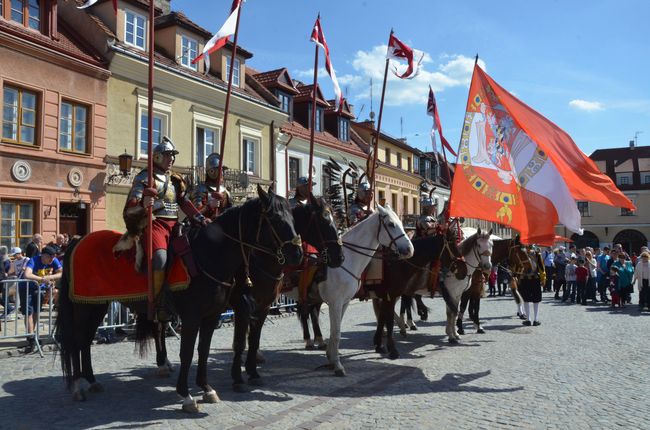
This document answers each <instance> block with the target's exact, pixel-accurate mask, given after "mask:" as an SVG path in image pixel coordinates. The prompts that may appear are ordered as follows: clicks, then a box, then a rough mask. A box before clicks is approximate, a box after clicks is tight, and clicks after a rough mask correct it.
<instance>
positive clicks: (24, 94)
mask: <svg viewBox="0 0 650 430" xmlns="http://www.w3.org/2000/svg"><path fill="white" fill-rule="evenodd" d="M2 103H3V105H2V140H3V141H7V142H11V143H20V144H22V145H33V146H36V145H37V139H36V120H37V116H38V115H37V114H38V112H37V107H38V96H37V95H36V93H33V92H30V91H27V90H23V89H20V88H14V87H8V86H5V87H4V90H3V102H2Z"/></svg>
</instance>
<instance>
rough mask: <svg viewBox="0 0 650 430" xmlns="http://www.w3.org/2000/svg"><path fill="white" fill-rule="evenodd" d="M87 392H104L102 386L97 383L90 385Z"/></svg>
mask: <svg viewBox="0 0 650 430" xmlns="http://www.w3.org/2000/svg"><path fill="white" fill-rule="evenodd" d="M88 392H90V393H103V392H104V386H103V385H102V384H100V383H99V382H93V383H92V384H90V387H88Z"/></svg>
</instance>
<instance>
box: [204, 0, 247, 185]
mask: <svg viewBox="0 0 650 430" xmlns="http://www.w3.org/2000/svg"><path fill="white" fill-rule="evenodd" d="M243 3H244V2H243V1H242V2H239V6H237V7H239V10H238V11H237V23H236V24H235V37H234V40H233V44H232V51H231V56H230V75H228V90H227V91H226V105H225V106H224V113H223V128H222V129H221V142H219V143H220V146H219V171H218V172H217V191H219V190H220V189H221V175H222V172H223V159H224V155H225V154H224V151H225V149H226V129H227V128H228V112H229V111H230V95H231V94H232V79H233V76H234V75H235V57H236V55H237V39H238V36H239V18H240V17H241V8H242V6H243ZM207 55H209V54H207ZM227 61H228V60H226V64H227ZM226 69H227V67H226ZM239 79H240V80H241V76H240V78H239Z"/></svg>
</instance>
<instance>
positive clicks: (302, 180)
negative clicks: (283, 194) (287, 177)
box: [296, 176, 316, 187]
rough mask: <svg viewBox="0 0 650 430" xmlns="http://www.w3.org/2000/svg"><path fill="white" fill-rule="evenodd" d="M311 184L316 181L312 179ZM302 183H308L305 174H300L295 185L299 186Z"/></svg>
mask: <svg viewBox="0 0 650 430" xmlns="http://www.w3.org/2000/svg"><path fill="white" fill-rule="evenodd" d="M311 184H312V185H316V181H314V180H313V179H312V180H311ZM303 185H309V178H307V177H306V176H301V177H299V178H298V179H297V180H296V187H301V186H303Z"/></svg>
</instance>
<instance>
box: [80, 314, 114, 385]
mask: <svg viewBox="0 0 650 430" xmlns="http://www.w3.org/2000/svg"><path fill="white" fill-rule="evenodd" d="M107 310H108V307H107V306H106V307H104V306H98V307H93V311H92V316H91V319H90V321H89V322H88V326H87V327H86V330H87V331H86V338H85V339H84V343H83V345H82V346H81V369H82V370H81V373H82V375H83V377H84V378H85V379H86V381H88V383H89V384H90V387H88V391H90V392H94V393H99V392H102V391H104V388H103V387H102V385H101V384H100V383H99V382H97V379H95V374H94V372H93V365H92V359H91V356H90V347H91V345H92V343H93V339H94V338H95V333H96V332H97V328H98V327H99V326H100V324H101V323H102V321H103V320H104V315H106V311H107Z"/></svg>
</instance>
